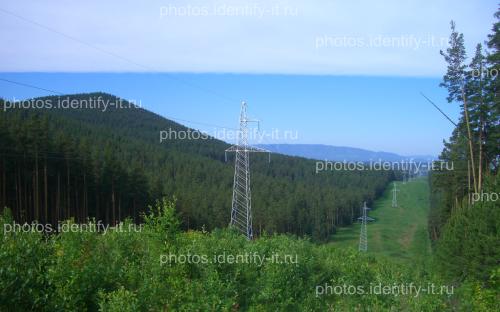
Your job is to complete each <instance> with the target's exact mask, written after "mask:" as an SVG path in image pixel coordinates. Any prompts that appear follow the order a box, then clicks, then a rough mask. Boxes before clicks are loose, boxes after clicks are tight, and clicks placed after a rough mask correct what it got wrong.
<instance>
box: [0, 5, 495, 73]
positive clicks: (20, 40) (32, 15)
mask: <svg viewBox="0 0 500 312" xmlns="http://www.w3.org/2000/svg"><path fill="white" fill-rule="evenodd" d="M0 8H1V9H5V10H8V11H11V12H13V13H15V14H18V15H20V16H22V17H24V18H26V19H29V20H33V21H36V22H38V23H40V24H42V25H45V26H48V27H50V28H53V29H56V30H58V31H60V32H62V33H65V34H68V35H70V36H73V37H76V38H78V39H80V40H82V41H85V42H88V43H90V44H92V45H94V46H97V47H99V48H101V49H104V50H107V51H110V52H113V53H115V54H117V55H120V56H123V57H125V58H127V59H131V60H134V61H135V62H137V63H140V64H144V65H146V66H148V67H150V68H154V69H155V70H157V71H181V72H186V71H187V72H236V73H288V74H347V75H358V74H360V75H404V76H422V75H424V76H439V75H441V74H442V72H443V70H444V64H443V61H442V59H441V56H440V55H439V49H440V48H441V49H442V48H445V47H443V46H442V45H441V44H440V43H441V42H440V40H441V38H443V37H447V36H448V34H449V21H450V20H451V19H454V20H456V22H457V26H458V29H459V31H462V32H464V35H465V39H466V42H467V45H468V48H469V50H470V51H472V47H473V46H474V45H475V44H476V43H477V42H482V41H484V40H485V39H486V35H487V34H488V33H489V30H490V29H491V25H492V23H493V13H494V11H495V10H496V5H495V3H494V2H493V1H465V0H464V1H456V0H455V1H453V0H434V1H431V0H428V1H417V0H413V1H400V0H387V1H369V0H364V1H361V0H353V1H327V0H315V1H298V0H290V1H284V0H281V1H239V0H233V1H231V0H225V1H221V0H217V1H181V0H170V1H165V0H164V1H157V0H155V1H144V2H140V1H123V0H122V1H117V0H113V1H96V0H89V1H78V2H77V1H44V2H41V1H36V0H30V1H27V0H16V1H12V2H10V3H7V4H2V5H0ZM0 37H1V38H2V44H3V45H5V46H6V47H7V48H3V49H1V50H0V59H2V62H0V71H147V70H146V69H144V68H141V67H138V66H136V65H133V64H131V63H127V62H125V61H123V60H120V59H118V58H114V57H112V56H109V55H106V54H104V53H101V52H99V51H96V50H94V49H92V48H90V47H87V46H85V45H82V44H80V43H77V42H74V41H71V40H69V39H67V38H65V37H64V36H61V35H59V34H56V33H53V32H50V31H47V30H45V29H43V28H40V27H37V26H34V25H32V24H29V23H26V22H25V21H22V20H20V19H19V18H16V17H13V16H10V15H8V14H5V13H4V12H1V11H0ZM321 38H323V39H325V38H326V39H325V40H323V43H325V44H323V45H322V46H321V45H320V46H319V47H318V43H321ZM328 38H330V39H331V40H330V44H329V45H327V44H326V43H327V42H328V41H327V40H328ZM342 38H347V40H344V41H342V40H341V39H342ZM397 38H400V41H398V39H397ZM404 38H406V40H407V41H406V42H408V40H412V41H411V42H413V43H412V44H408V43H406V44H404V42H405V41H404V40H405V39H404ZM429 38H434V40H436V42H434V43H430V42H429ZM339 40H340V41H339ZM353 40H357V43H356V44H353ZM370 40H375V41H374V42H372V47H367V45H369V44H370ZM377 40H379V41H377ZM383 40H385V42H386V43H387V42H389V44H388V45H387V44H384V41H383ZM339 42H340V44H339ZM360 42H362V43H361V44H360ZM417 44H419V45H417Z"/></svg>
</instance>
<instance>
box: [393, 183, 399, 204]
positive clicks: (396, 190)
mask: <svg viewBox="0 0 500 312" xmlns="http://www.w3.org/2000/svg"><path fill="white" fill-rule="evenodd" d="M398 192H399V190H398V186H397V184H396V181H394V188H393V189H392V207H393V208H397V207H398Z"/></svg>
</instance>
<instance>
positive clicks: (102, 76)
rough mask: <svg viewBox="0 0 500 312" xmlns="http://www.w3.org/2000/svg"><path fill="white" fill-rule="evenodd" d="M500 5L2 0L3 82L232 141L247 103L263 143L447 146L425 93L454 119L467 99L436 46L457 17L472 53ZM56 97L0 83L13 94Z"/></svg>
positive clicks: (400, 148)
mask: <svg viewBox="0 0 500 312" xmlns="http://www.w3.org/2000/svg"><path fill="white" fill-rule="evenodd" d="M496 8H497V4H496V3H495V1H491V0H488V1H487V0H479V1H465V0H464V1H448V0H434V1H430V0H424V1H410V0H404V1H401V0H398V1H396V0H387V1H366V0H364V1H361V0H353V1H331V0H329V1H327V0H315V1H294V0H290V1H269V0H268V1H237V0H233V1H230V0H225V1H219V0H216V1H207V0H205V1H182V0H170V1H165V0H164V1H156V0H153V1H147V2H139V1H128V0H125V1H123V0H122V1H105V2H104V1H94V0H91V1H80V2H76V1H74V2H73V1H44V2H43V3H42V2H40V1H25V0H16V1H3V2H2V3H1V4H0V39H1V40H2V43H3V45H2V46H3V47H2V48H1V49H0V78H4V79H10V80H13V81H17V82H21V83H27V84H32V85H35V86H39V87H42V88H47V89H50V90H55V91H58V92H62V93H72V92H92V91H104V92H108V93H112V94H115V95H118V96H120V97H122V98H126V99H134V100H136V101H140V102H141V104H142V106H143V107H144V108H146V109H149V110H151V111H153V112H156V113H158V114H161V115H163V116H165V117H175V118H179V119H182V120H189V121H195V122H196V123H193V122H189V123H188V122H182V123H184V124H186V125H188V126H192V127H195V128H199V129H201V130H203V131H206V132H208V133H209V134H217V136H222V137H221V138H225V137H224V134H223V133H222V134H221V131H223V129H221V128H220V127H237V122H238V114H239V105H240V101H241V100H246V101H247V102H248V105H249V113H250V114H251V115H252V116H255V117H257V118H259V119H260V120H261V121H262V122H261V130H262V131H263V132H264V133H263V134H262V135H264V138H263V139H261V140H255V141H256V142H255V143H284V142H287V143H321V144H330V145H337V146H353V147H360V148H366V149H370V150H376V151H388V152H396V153H400V154H403V155H415V154H432V155H437V154H438V153H439V152H440V150H441V149H442V140H443V139H446V138H448V137H449V135H450V134H451V131H452V129H453V125H451V123H449V121H447V120H446V119H444V117H443V116H441V115H440V114H439V112H437V111H436V110H435V109H434V108H433V107H432V106H431V105H430V104H429V103H428V102H426V100H425V99H424V98H423V97H422V96H421V95H420V92H424V93H425V94H426V95H427V96H429V97H430V98H431V99H433V100H434V101H435V102H436V103H437V104H438V105H439V106H440V107H441V108H442V109H443V110H444V111H445V112H447V113H448V114H449V115H450V116H451V117H452V119H454V120H457V118H458V116H459V108H458V105H457V104H456V103H452V104H448V103H447V102H446V100H445V99H446V90H443V89H442V88H439V87H438V85H439V82H440V80H441V77H442V75H443V74H444V72H445V70H446V66H445V63H444V61H443V59H442V57H441V56H440V55H439V50H440V49H446V46H447V37H448V35H449V32H450V30H449V22H450V20H452V19H453V20H455V22H456V24H457V29H458V30H459V31H460V32H463V33H464V37H465V41H466V47H467V50H468V52H469V55H470V54H471V53H472V51H473V48H474V46H475V45H476V44H477V43H480V42H484V40H485V39H486V37H487V35H488V33H490V29H491V27H492V24H493V22H494V18H493V13H494V12H495V11H496ZM47 94H48V92H45V91H42V90H37V89H30V88H26V87H22V86H19V85H13V84H9V83H6V82H2V81H0V96H1V97H3V98H6V99H13V98H17V99H24V98H29V97H33V96H40V95H47ZM205 124H210V125H217V127H218V128H217V129H214V127H213V126H207V125H205ZM276 130H278V132H281V135H280V134H279V133H278V134H276V132H274V134H272V133H273V131H276ZM284 131H290V133H293V134H296V135H295V136H293V138H292V139H286V138H284V137H283V132H284ZM226 141H231V140H230V139H227V140H226ZM257 141H258V142H257Z"/></svg>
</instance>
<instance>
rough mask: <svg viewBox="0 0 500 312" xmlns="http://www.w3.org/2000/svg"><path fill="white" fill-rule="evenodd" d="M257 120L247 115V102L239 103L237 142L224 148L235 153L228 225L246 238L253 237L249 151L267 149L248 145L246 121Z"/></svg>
mask: <svg viewBox="0 0 500 312" xmlns="http://www.w3.org/2000/svg"><path fill="white" fill-rule="evenodd" d="M249 122H257V123H258V122H259V121H258V120H251V119H249V118H248V117H247V104H246V103H245V102H242V103H241V113H240V130H239V132H238V143H237V145H233V146H231V147H230V148H228V149H227V150H226V160H227V152H234V153H235V154H236V159H235V164H234V184H233V200H232V204H231V223H230V226H231V227H234V228H235V229H237V230H238V231H240V232H242V233H243V234H244V235H245V236H246V237H247V238H248V239H252V238H253V228H252V195H251V191H250V156H249V155H250V153H255V152H261V153H262V152H263V153H269V159H270V157H271V154H270V152H269V151H267V150H264V149H261V148H257V147H253V146H250V145H248V123H249Z"/></svg>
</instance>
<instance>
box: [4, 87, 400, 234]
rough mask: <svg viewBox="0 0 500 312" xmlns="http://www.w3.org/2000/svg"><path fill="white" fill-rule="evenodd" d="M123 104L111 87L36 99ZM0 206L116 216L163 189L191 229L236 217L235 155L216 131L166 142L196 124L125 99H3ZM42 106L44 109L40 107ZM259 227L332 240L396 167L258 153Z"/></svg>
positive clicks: (51, 215)
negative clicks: (331, 165) (164, 134)
mask: <svg viewBox="0 0 500 312" xmlns="http://www.w3.org/2000/svg"><path fill="white" fill-rule="evenodd" d="M99 97H100V100H101V101H107V102H108V103H113V102H114V103H118V102H119V101H120V100H119V98H117V97H115V96H113V95H109V94H105V93H91V94H76V95H65V96H60V97H57V96H54V97H44V98H36V99H32V102H33V103H38V104H40V103H47V102H50V103H57V102H58V101H62V100H69V101H75V100H76V101H79V102H80V103H83V101H88V100H89V99H90V98H92V99H93V100H94V101H97V99H98V98H99ZM0 104H1V106H2V109H1V110H0V170H1V173H0V195H1V196H0V207H4V206H6V207H9V208H11V209H12V210H13V213H14V216H15V217H16V218H17V220H19V221H22V222H24V221H32V220H39V221H40V222H44V223H55V222H57V221H58V220H61V219H67V218H70V217H74V218H75V219H76V220H77V221H82V220H84V219H85V218H86V217H96V219H101V220H103V221H104V222H107V223H115V222H117V221H119V220H123V219H124V218H126V217H127V216H131V217H132V218H134V219H135V220H139V218H138V217H139V214H140V212H141V211H144V209H146V207H147V205H149V204H151V203H153V202H154V200H155V199H158V198H160V197H162V196H175V197H176V198H177V209H178V213H179V216H180V218H181V220H182V224H183V226H184V228H186V229H189V228H196V229H200V228H202V227H203V226H205V228H206V229H212V228H214V227H225V226H227V224H228V223H229V214H230V205H231V194H232V183H233V170H234V159H232V158H231V157H230V158H229V161H228V162H227V163H226V162H225V159H224V150H225V149H226V148H228V147H229V146H228V145H227V144H226V143H224V142H222V141H219V140H215V139H212V138H211V139H198V140H186V139H185V140H180V139H171V140H164V141H163V142H161V143H160V131H162V130H164V131H169V129H172V130H173V131H188V130H190V131H193V130H192V129H188V128H186V127H184V126H182V125H180V124H178V123H175V122H173V121H171V120H167V119H165V118H163V117H161V116H159V115H156V114H154V113H151V112H149V111H147V110H144V109H141V108H137V107H135V106H134V105H133V104H131V103H128V102H126V101H122V103H121V108H117V107H116V106H114V107H108V108H107V109H106V110H105V111H103V109H102V107H98V108H91V107H86V108H67V109H62V108H56V107H55V104H54V105H53V107H52V108H46V107H45V108H20V107H17V106H18V105H15V103H10V102H3V101H0ZM37 107H41V106H40V105H38V106H37ZM251 167H252V195H253V198H252V200H253V205H252V207H253V215H254V217H253V219H254V228H255V232H256V233H257V234H258V233H260V232H261V231H264V230H265V231H268V232H275V231H278V232H287V233H293V234H297V235H311V236H313V237H314V238H316V239H325V238H328V237H329V236H330V235H331V234H332V233H334V232H335V228H336V227H337V226H339V225H346V224H350V223H351V221H352V220H353V219H354V218H356V217H357V216H358V212H359V207H360V205H361V203H362V202H363V201H365V200H366V201H368V202H369V203H370V202H371V201H372V200H373V199H374V198H375V197H377V196H378V195H380V194H381V192H382V191H383V190H384V188H385V186H386V185H387V183H388V182H389V181H390V180H392V178H393V174H392V173H391V172H383V171H362V172H359V171H357V172H339V171H336V172H332V171H329V172H321V173H319V174H316V172H315V162H314V161H312V160H306V159H302V158H296V157H288V156H282V155H273V156H272V160H271V163H268V159H267V157H266V156H262V155H252V161H251Z"/></svg>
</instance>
